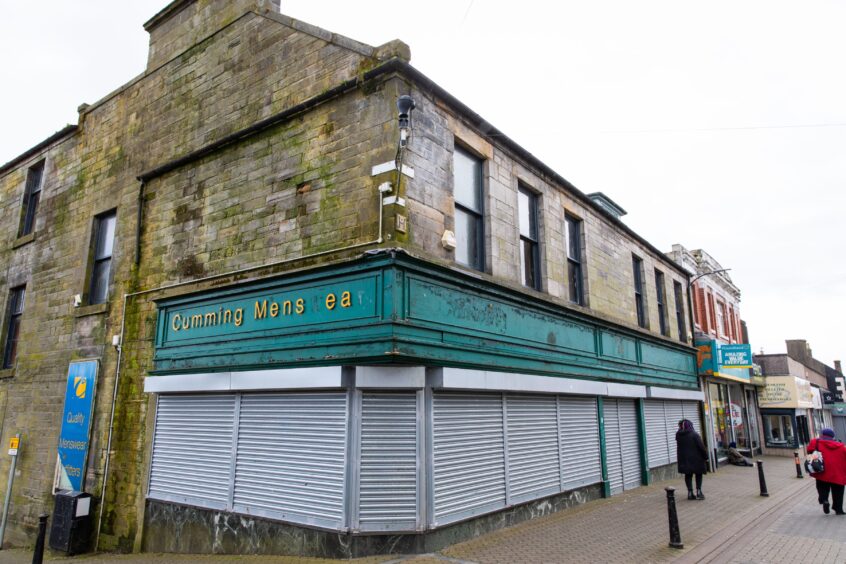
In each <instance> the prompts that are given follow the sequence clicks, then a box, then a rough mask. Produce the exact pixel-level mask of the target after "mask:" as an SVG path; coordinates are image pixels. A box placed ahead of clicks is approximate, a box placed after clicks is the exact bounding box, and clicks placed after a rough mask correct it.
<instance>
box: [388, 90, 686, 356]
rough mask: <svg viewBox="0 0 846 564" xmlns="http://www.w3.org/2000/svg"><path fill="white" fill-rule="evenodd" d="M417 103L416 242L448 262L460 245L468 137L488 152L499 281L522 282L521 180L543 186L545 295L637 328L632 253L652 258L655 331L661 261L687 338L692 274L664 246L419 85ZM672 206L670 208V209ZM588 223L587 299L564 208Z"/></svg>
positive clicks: (492, 251)
mask: <svg viewBox="0 0 846 564" xmlns="http://www.w3.org/2000/svg"><path fill="white" fill-rule="evenodd" d="M400 90H402V91H403V92H406V91H411V92H412V95H413V97H414V98H415V100H416V102H417V109H415V110H414V115H413V119H414V134H413V137H412V140H411V142H410V144H409V146H408V158H407V162H408V164H410V165H411V166H412V167H413V168H414V170H415V176H414V178H413V179H409V180H408V181H407V187H406V188H405V191H406V192H405V193H406V194H407V201H408V205H407V213H408V216H409V225H410V227H409V235H408V237H407V244H408V245H409V246H411V247H414V250H415V252H424V253H427V254H429V255H430V256H432V257H433V258H436V259H438V260H441V261H447V262H451V261H452V260H453V255H452V252H450V251H447V250H445V249H443V248H442V246H441V244H440V241H441V236H442V234H443V232H444V230H454V227H455V226H454V220H453V211H454V206H455V204H454V200H453V194H452V184H453V179H452V155H453V148H454V147H455V145H456V144H460V145H461V146H463V147H464V148H466V149H468V150H470V151H472V152H474V153H476V155H477V156H478V157H479V158H481V159H483V160H484V179H483V184H484V199H485V202H484V206H485V210H486V217H485V235H486V241H485V248H486V255H487V256H486V263H487V269H486V270H487V273H488V274H489V275H491V276H493V277H494V278H495V279H496V280H497V282H500V283H504V284H509V285H511V286H513V287H516V288H521V289H523V290H524V291H526V292H530V293H535V291H534V290H530V289H527V288H523V287H522V286H521V285H520V249H519V246H518V245H519V241H520V237H519V227H518V222H517V194H518V184H523V185H524V186H527V187H528V188H529V189H531V190H533V191H535V192H536V193H538V194H539V202H540V204H539V207H540V210H539V216H540V217H539V229H540V237H539V239H540V252H541V276H542V279H543V284H542V290H541V292H539V293H536V295H540V296H541V297H544V298H547V299H549V300H551V301H554V302H555V303H557V304H559V305H561V306H564V307H567V308H573V309H577V310H580V311H584V312H586V313H589V314H590V315H594V316H597V317H602V318H604V319H608V320H611V321H613V322H616V323H621V324H624V325H627V326H630V327H637V314H636V309H635V296H634V278H633V272H632V254H635V255H637V256H639V257H640V258H641V259H643V285H644V292H645V298H646V312H647V317H648V328H647V331H648V332H649V333H651V334H653V335H658V334H659V320H658V308H657V305H656V300H657V296H656V285H655V270H656V269H658V270H660V271H661V272H663V274H664V278H665V306H666V322H667V327H668V329H669V338H670V339H672V340H674V341H678V339H679V329H678V324H677V322H676V315H675V311H676V310H675V296H674V293H673V282H679V283H680V284H682V288H683V291H684V292H683V293H684V295H685V297H686V291H687V278H686V276H685V274H683V273H682V272H680V271H679V270H678V267H676V266H675V264H674V263H673V262H672V261H671V260H669V259H668V258H666V257H665V256H664V255H663V254H662V253H660V252H656V250H655V249H653V248H650V247H649V246H647V245H645V244H643V243H642V242H641V241H639V240H638V239H636V238H635V237H633V236H632V235H631V234H630V233H627V232H626V230H624V229H623V228H622V227H621V226H620V225H619V224H618V223H617V222H615V221H613V220H611V219H610V218H609V216H608V215H607V214H606V213H604V212H601V211H599V210H598V209H597V207H596V206H594V205H591V204H589V203H587V202H586V201H585V199H584V198H581V197H579V196H578V195H577V194H576V193H575V192H574V191H573V190H572V189H571V188H570V187H568V186H565V185H562V184H561V183H560V182H558V181H557V180H556V179H554V178H552V177H551V175H550V174H549V173H548V172H547V171H545V170H540V169H538V168H537V167H535V166H532V164H531V163H529V162H527V161H526V160H525V159H521V158H520V157H519V156H517V155H516V154H515V152H514V151H512V150H510V148H509V147H507V146H505V145H504V144H502V143H501V142H500V141H498V140H497V137H496V136H488V135H487V133H488V132H486V131H484V130H482V129H480V128H479V127H477V126H476V125H474V124H472V123H470V122H469V121H468V120H466V119H464V118H462V117H461V116H460V115H458V114H457V113H456V112H455V111H454V110H453V109H451V108H450V107H449V106H447V105H446V104H444V103H443V102H442V101H436V100H433V99H432V94H431V93H428V92H426V91H424V90H421V89H419V88H414V87H412V86H411V85H410V84H409V85H405V86H403V87H400ZM669 211H670V210H669V209H668V212H669ZM565 213H568V214H570V215H572V216H574V217H576V218H579V219H581V220H582V222H583V238H582V244H583V258H584V263H583V264H584V265H585V271H586V276H585V278H584V281H585V284H584V288H585V295H586V305H585V306H584V307H581V306H577V305H574V304H572V303H571V302H570V301H569V295H568V294H569V286H568V282H567V271H566V256H567V255H566V247H565V234H564V214H565ZM682 307H683V311H684V316H685V317H684V319H685V325H686V326H687V329H688V330H689V328H690V321H689V316H688V304H687V303H684V304H682Z"/></svg>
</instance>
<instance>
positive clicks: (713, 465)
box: [687, 268, 731, 472]
mask: <svg viewBox="0 0 846 564" xmlns="http://www.w3.org/2000/svg"><path fill="white" fill-rule="evenodd" d="M729 270H731V269H730V268H720V269H719V270H711V271H710V272H703V273H702V274H699V275H697V276H694V277H693V278H691V279H690V281H689V282H688V283H687V301H688V310H689V311H690V335H691V343H690V344H691V345H693V346H694V347H695V346H696V341H695V340H694V339H693V325H694V318H693V298H692V297H691V296H690V289H691V288H692V287H693V283H694V282H696V281H697V280H699V279H700V278H705V277H706V276H711V275H712V274H720V273H721V272H728V271H729ZM702 313H703V314H704V313H705V312H702ZM705 315H707V314H705ZM697 372H698V366H697ZM702 395H703V396H704V397H706V398H707V397H708V387H707V386H706V385H705V380H704V379H703V380H702ZM708 403H709V404H710V402H708ZM704 415H705V427H706V428H707V430H708V432H707V433H705V437H704V438H705V442H706V443H707V444H708V451H709V455H708V460H709V462H710V466H711V471H712V472H713V471H715V470H716V469H717V456H716V454H715V451H716V449H715V448H714V439H713V437H712V436H711V430H712V429H713V421H712V420H711V410H710V409H708V410H706V411H705V413H704Z"/></svg>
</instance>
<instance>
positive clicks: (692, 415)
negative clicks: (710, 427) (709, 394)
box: [681, 401, 704, 440]
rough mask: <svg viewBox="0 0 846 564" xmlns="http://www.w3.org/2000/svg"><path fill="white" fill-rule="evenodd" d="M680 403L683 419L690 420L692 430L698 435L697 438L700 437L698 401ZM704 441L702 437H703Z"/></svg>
mask: <svg viewBox="0 0 846 564" xmlns="http://www.w3.org/2000/svg"><path fill="white" fill-rule="evenodd" d="M681 403H682V412H683V413H684V418H685V419H690V422H691V423H693V428H694V429H695V430H696V432H697V433H699V436H700V437H701V436H702V423H701V421H700V417H699V402H698V401H683V402H681ZM703 440H704V437H703Z"/></svg>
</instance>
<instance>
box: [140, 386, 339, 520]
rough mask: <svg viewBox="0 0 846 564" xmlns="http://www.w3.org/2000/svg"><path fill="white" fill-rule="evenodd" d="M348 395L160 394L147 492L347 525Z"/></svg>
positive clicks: (212, 506) (163, 497) (152, 495)
mask: <svg viewBox="0 0 846 564" xmlns="http://www.w3.org/2000/svg"><path fill="white" fill-rule="evenodd" d="M347 421H348V418H347V393H346V392H323V393H284V394H258V393H256V394H226V395H216V394H204V395H167V394H164V395H160V396H159V398H158V404H157V409H156V430H155V434H154V438H153V452H152V463H151V467H150V487H149V491H148V497H150V498H152V499H160V500H164V501H173V502H179V503H186V504H190V505H197V506H199V507H206V508H210V509H219V510H232V511H235V512H238V513H243V514H247V515H257V516H264V517H270V518H275V519H281V520H285V521H290V522H294V523H302V524H307V525H316V526H321V527H330V528H333V529H339V528H343V527H344V526H345V525H344V520H345V513H344V508H345V503H344V500H345V497H344V496H345V468H346V448H347Z"/></svg>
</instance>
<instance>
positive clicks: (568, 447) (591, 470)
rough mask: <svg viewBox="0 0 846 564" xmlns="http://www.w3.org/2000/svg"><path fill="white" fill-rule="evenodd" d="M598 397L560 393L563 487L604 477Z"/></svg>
mask: <svg viewBox="0 0 846 564" xmlns="http://www.w3.org/2000/svg"><path fill="white" fill-rule="evenodd" d="M596 415H597V414H596V399H594V398H579V397H570V396H560V397H559V398H558V427H559V433H560V444H561V453H560V457H561V490H562V491H564V490H571V489H574V488H578V487H580V486H585V485H588V484H596V483H598V482H601V481H602V467H601V465H600V452H599V422H598V421H597V416H596Z"/></svg>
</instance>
